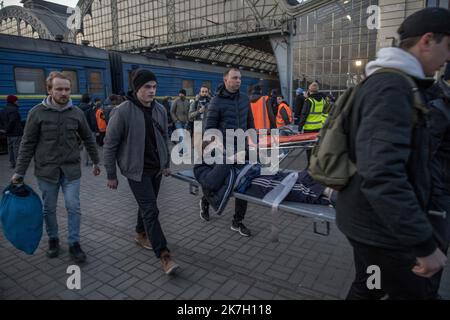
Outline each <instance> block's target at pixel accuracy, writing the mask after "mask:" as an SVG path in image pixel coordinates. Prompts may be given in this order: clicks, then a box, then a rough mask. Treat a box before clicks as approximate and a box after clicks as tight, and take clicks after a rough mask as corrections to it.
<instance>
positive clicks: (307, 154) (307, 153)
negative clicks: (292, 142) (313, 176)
mask: <svg viewBox="0 0 450 320" xmlns="http://www.w3.org/2000/svg"><path fill="white" fill-rule="evenodd" d="M319 131H320V130H303V133H311V132H319ZM311 153H312V149H310V148H308V149H306V161H307V162H308V167H309V158H311Z"/></svg>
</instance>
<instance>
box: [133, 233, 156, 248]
mask: <svg viewBox="0 0 450 320" xmlns="http://www.w3.org/2000/svg"><path fill="white" fill-rule="evenodd" d="M134 241H136V243H137V244H138V245H140V246H141V247H142V248H144V249H147V250H153V248H152V243H151V242H150V240H149V238H147V235H146V234H145V232H143V233H137V234H136V237H135V238H134Z"/></svg>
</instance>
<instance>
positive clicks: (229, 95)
mask: <svg viewBox="0 0 450 320" xmlns="http://www.w3.org/2000/svg"><path fill="white" fill-rule="evenodd" d="M216 95H217V96H219V97H221V98H225V99H230V100H234V99H235V98H236V97H238V96H239V91H237V92H234V93H231V92H229V91H228V90H227V89H226V88H225V84H224V83H222V84H220V85H219V86H218V87H217V90H216Z"/></svg>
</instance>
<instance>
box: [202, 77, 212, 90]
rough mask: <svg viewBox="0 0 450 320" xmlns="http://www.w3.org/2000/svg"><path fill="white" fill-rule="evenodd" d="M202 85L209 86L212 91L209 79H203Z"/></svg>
mask: <svg viewBox="0 0 450 320" xmlns="http://www.w3.org/2000/svg"><path fill="white" fill-rule="evenodd" d="M202 87H207V88H208V89H209V91H211V81H209V80H205V81H202Z"/></svg>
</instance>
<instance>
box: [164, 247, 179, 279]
mask: <svg viewBox="0 0 450 320" xmlns="http://www.w3.org/2000/svg"><path fill="white" fill-rule="evenodd" d="M160 259H161V264H162V267H163V269H164V272H165V273H166V274H167V275H169V274H172V272H174V271H175V270H176V269H177V268H179V265H177V264H176V263H175V262H174V261H173V260H172V258H171V257H170V253H169V252H167V251H164V252H163V253H161V258H160Z"/></svg>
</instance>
